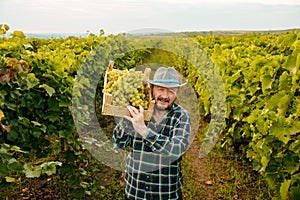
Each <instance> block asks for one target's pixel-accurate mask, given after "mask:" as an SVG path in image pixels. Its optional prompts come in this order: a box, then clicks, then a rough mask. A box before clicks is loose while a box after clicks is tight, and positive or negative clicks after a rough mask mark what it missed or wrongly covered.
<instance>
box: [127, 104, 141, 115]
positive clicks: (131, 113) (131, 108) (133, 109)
mask: <svg viewBox="0 0 300 200" xmlns="http://www.w3.org/2000/svg"><path fill="white" fill-rule="evenodd" d="M127 109H128V111H129V113H130V115H131V116H134V115H136V114H138V113H139V111H138V110H137V109H136V108H135V107H133V106H127Z"/></svg>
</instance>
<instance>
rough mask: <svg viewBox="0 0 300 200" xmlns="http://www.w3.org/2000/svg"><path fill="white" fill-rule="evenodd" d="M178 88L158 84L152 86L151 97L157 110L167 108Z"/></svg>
mask: <svg viewBox="0 0 300 200" xmlns="http://www.w3.org/2000/svg"><path fill="white" fill-rule="evenodd" d="M177 93H178V88H165V87H160V86H156V85H154V86H153V91H152V94H153V97H154V100H155V106H156V108H157V109H158V110H162V111H163V110H168V109H169V108H170V106H171V105H172V104H173V102H174V101H175V99H176V96H177Z"/></svg>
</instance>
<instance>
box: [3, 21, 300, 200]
mask: <svg viewBox="0 0 300 200" xmlns="http://www.w3.org/2000/svg"><path fill="white" fill-rule="evenodd" d="M0 28H1V30H0V34H2V35H3V34H5V33H6V32H7V31H8V30H9V27H8V26H7V25H1V26H0ZM195 47H197V48H195ZM171 50H172V51H171ZM111 60H114V63H115V65H114V67H115V68H116V69H122V70H124V69H131V68H135V67H137V66H140V65H145V64H147V63H162V64H164V65H168V66H173V67H175V68H176V69H177V70H178V71H179V72H180V73H181V74H182V75H183V76H184V78H185V79H186V80H187V81H188V83H189V84H190V85H191V86H192V87H193V90H194V91H195V94H196V97H197V99H198V102H197V103H198V105H197V106H198V108H197V109H198V110H199V112H198V114H199V115H200V116H201V118H200V120H201V121H199V125H200V124H201V126H203V131H204V132H207V134H206V135H205V134H204V135H201V136H199V137H201V139H200V140H201V142H203V145H202V146H201V149H200V151H201V152H202V155H203V156H205V155H209V153H210V150H211V149H212V148H214V149H216V150H218V151H221V152H224V153H225V154H230V155H235V156H236V157H238V158H239V159H241V160H243V161H245V162H246V163H247V164H248V165H249V166H251V167H252V169H253V170H254V171H256V172H257V173H259V174H260V176H261V177H262V178H263V179H264V180H265V181H266V182H267V184H268V187H269V188H270V190H272V191H274V194H272V196H271V195H269V198H270V199H282V200H285V199H289V200H296V199H300V189H299V188H300V143H299V140H300V120H299V117H300V97H299V94H300V32H299V31H296V30H295V31H289V32H287V33H280V34H268V33H263V34H262V33H248V34H243V35H234V36H233V35H228V36H221V35H213V34H211V35H207V36H203V35H194V36H189V37H188V36H182V35H181V36H180V37H179V38H177V39H176V37H175V38H173V37H170V38H166V39H163V40H162V39H157V37H149V38H146V37H137V38H131V37H130V36H126V35H125V34H119V35H109V36H104V35H103V31H101V32H100V34H99V35H95V34H90V35H89V36H88V37H85V38H81V37H68V38H51V39H37V38H26V36H25V35H24V33H22V32H21V31H15V32H14V33H13V34H11V36H10V37H1V38H0V145H1V146H0V155H1V163H0V170H1V171H0V191H1V193H3V194H4V196H5V197H7V199H10V198H9V196H10V195H12V196H13V198H14V199H18V198H21V197H22V195H23V199H26V198H25V196H26V197H27V198H37V199H47V197H46V196H47V195H48V196H49V197H48V199H49V198H50V197H52V198H59V197H63V199H68V198H70V199H86V198H91V199H92V198H93V197H95V199H117V197H120V199H122V195H123V191H122V188H123V184H124V183H123V182H122V181H121V180H119V179H118V178H119V177H122V172H121V171H113V170H111V169H110V168H106V166H105V165H104V164H103V163H101V162H99V161H97V159H95V158H94V156H95V155H96V158H99V157H98V156H100V158H101V159H104V157H105V158H106V157H108V158H111V159H112V156H111V154H110V153H111V152H112V151H113V150H111V149H109V148H110V146H109V144H108V143H109V142H110V139H111V134H112V129H113V128H114V125H115V120H114V118H113V117H111V116H103V115H101V105H102V96H103V93H102V91H103V89H104V88H103V85H104V84H103V83H104V72H105V70H106V67H107V66H108V63H109V62H110V61H111ZM218 77H219V78H218ZM209 124H210V125H212V126H211V127H214V128H210V127H209ZM99 126H100V127H101V133H104V135H103V134H102V135H101V134H100V133H99V130H98V129H99ZM196 128H197V127H196ZM197 130H198V129H197ZM83 136H84V137H83ZM102 136H105V137H102ZM95 141H96V142H95ZM199 142H200V141H199ZM91 143H95V144H97V149H93V150H92V151H91V149H90V148H89V145H90V144H91ZM100 144H101V145H100ZM206 144H214V145H213V146H209V145H208V146H206ZM201 152H200V153H201ZM98 154H101V155H98ZM98 160H99V159H98ZM187 166H189V165H187ZM100 175H101V177H99V176H100ZM113 177H117V181H115V182H110V181H111V178H113ZM49 182H54V183H56V184H57V183H58V182H59V183H60V184H61V185H62V187H63V186H64V187H63V188H64V189H62V188H60V189H59V191H58V192H57V188H55V185H54V184H50V183H49ZM35 184H37V185H40V187H38V190H36V191H32V190H31V191H30V188H29V187H30V186H26V185H31V186H32V187H33V185H35ZM99 185H101V187H99ZM102 185H105V186H102ZM35 188H37V187H35ZM99 190H101V192H99ZM55 191H56V192H55ZM21 194H22V195H21ZM45 194H46V196H45ZM20 195H21V197H20ZM30 195H31V196H30ZM43 195H44V196H43ZM1 196H2V195H1ZM192 198H194V199H197V197H192V196H190V199H192ZM187 199H189V198H188V197H187ZM223 199H225V198H223ZM249 199H250V198H249Z"/></svg>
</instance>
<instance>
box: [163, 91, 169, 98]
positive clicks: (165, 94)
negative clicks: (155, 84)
mask: <svg viewBox="0 0 300 200" xmlns="http://www.w3.org/2000/svg"><path fill="white" fill-rule="evenodd" d="M161 96H162V97H163V98H167V97H168V91H167V90H163V91H162V92H161Z"/></svg>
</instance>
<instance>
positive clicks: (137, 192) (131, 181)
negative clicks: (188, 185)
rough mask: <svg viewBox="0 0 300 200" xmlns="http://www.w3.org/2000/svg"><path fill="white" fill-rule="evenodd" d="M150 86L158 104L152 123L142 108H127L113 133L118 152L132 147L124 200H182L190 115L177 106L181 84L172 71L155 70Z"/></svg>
mask: <svg viewBox="0 0 300 200" xmlns="http://www.w3.org/2000/svg"><path fill="white" fill-rule="evenodd" d="M148 82H149V83H150V84H151V91H152V96H153V98H154V100H155V106H154V108H153V114H152V117H151V120H150V121H149V122H145V121H144V115H143V112H144V110H143V108H142V107H141V106H140V107H139V109H137V108H135V107H132V106H128V107H127V108H128V110H129V112H130V114H131V116H130V117H128V116H124V118H122V120H121V121H120V122H119V123H118V125H117V126H116V127H115V129H114V135H113V142H114V144H115V147H116V148H125V147H126V146H130V153H129V155H128V157H127V161H126V175H125V185H126V186H125V196H126V197H125V199H147V200H148V199H155V200H160V199H166V200H171V199H182V171H181V166H180V161H181V157H182V155H183V153H184V152H185V150H186V149H187V147H188V145H189V137H190V130H191V119H190V114H189V113H188V112H187V111H186V110H185V109H184V108H182V107H181V106H180V105H178V104H176V103H175V100H176V97H177V95H178V92H179V88H180V87H182V86H183V85H185V84H182V83H181V80H180V79H179V75H178V73H177V71H176V70H175V69H173V68H170V67H160V68H158V69H157V70H156V72H155V74H154V78H153V80H148Z"/></svg>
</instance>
